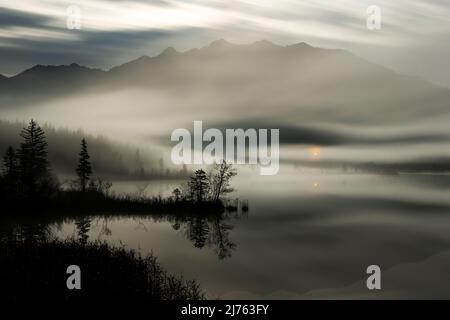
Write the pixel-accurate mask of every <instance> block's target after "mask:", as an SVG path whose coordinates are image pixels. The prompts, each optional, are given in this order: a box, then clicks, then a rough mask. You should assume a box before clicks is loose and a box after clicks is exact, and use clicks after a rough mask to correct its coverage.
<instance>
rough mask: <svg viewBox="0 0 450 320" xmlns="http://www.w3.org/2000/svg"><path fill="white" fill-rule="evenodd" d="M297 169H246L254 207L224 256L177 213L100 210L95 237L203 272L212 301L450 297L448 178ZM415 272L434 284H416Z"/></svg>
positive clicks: (61, 233)
mask: <svg viewBox="0 0 450 320" xmlns="http://www.w3.org/2000/svg"><path fill="white" fill-rule="evenodd" d="M297 170H298V169H294V168H282V170H281V174H280V175H278V176H274V177H262V176H259V175H254V174H252V173H251V172H245V171H246V170H243V171H244V172H242V175H241V176H240V178H238V179H237V180H236V181H235V185H236V188H237V193H238V194H239V196H240V197H241V198H245V199H248V200H249V205H250V211H249V212H248V215H235V216H230V217H227V218H225V219H224V220H223V221H222V223H224V224H226V225H230V226H232V228H230V229H229V233H228V240H229V241H230V242H232V243H234V244H235V245H236V247H235V249H233V250H231V254H230V256H228V257H226V258H224V259H220V258H219V257H218V255H217V252H218V251H217V248H218V246H217V243H215V242H214V241H212V242H206V245H205V246H204V247H202V248H198V247H196V246H195V242H193V241H194V240H192V239H190V238H189V232H188V231H187V230H188V229H185V228H183V227H181V228H180V229H174V221H173V220H171V218H167V219H164V218H163V219H161V220H160V219H156V220H155V219H154V218H152V217H148V218H145V217H135V218H129V217H128V218H126V217H124V218H113V217H111V218H105V217H100V216H98V217H95V215H94V216H93V217H92V223H91V226H92V227H91V229H90V231H89V239H91V240H97V239H101V240H106V241H108V242H109V243H114V244H121V245H125V246H127V247H130V248H135V249H139V250H140V251H141V252H148V251H152V252H153V253H155V254H156V255H157V256H158V257H159V259H160V262H161V263H162V264H163V266H164V267H166V268H167V269H169V270H171V271H172V272H175V273H180V274H183V275H185V276H187V277H191V278H196V279H197V280H198V281H199V282H200V284H201V285H202V286H203V287H204V288H205V289H206V290H207V293H208V296H209V297H210V298H217V297H222V298H308V297H321V298H341V297H360V298H380V297H385V298H392V297H409V298H420V297H428V298H430V297H439V298H448V297H449V296H450V291H449V290H448V287H447V286H446V284H445V281H440V282H439V281H438V279H448V276H447V275H446V272H445V270H446V269H445V267H444V265H448V263H450V260H449V258H450V255H449V254H448V250H449V246H450V233H449V232H448V230H450V218H449V217H448V212H449V209H450V200H449V198H448V192H449V189H450V176H440V177H437V178H436V177H430V176H427V175H406V176H403V175H401V176H377V175H364V174H354V175H349V174H346V175H342V174H321V173H320V172H310V173H304V174H302V175H293V174H292V173H293V172H294V171H297ZM283 172H284V174H283ZM161 184H163V185H165V186H166V188H163V189H161V188H160V186H161ZM174 185H176V183H175V182H174V183H167V182H166V183H161V182H154V183H150V184H149V185H148V188H147V189H146V191H147V192H149V193H152V194H155V192H159V193H160V194H161V195H162V196H164V195H165V194H168V192H169V190H171V189H172V188H173V186H174ZM137 186H138V183H136V182H128V183H122V184H120V185H118V186H117V188H118V189H122V190H127V191H129V190H132V189H133V188H135V187H137ZM155 188H156V189H155ZM158 189H159V191H158ZM210 223H211V222H210ZM53 230H54V231H55V232H56V234H57V236H58V237H60V238H62V239H64V238H66V237H71V236H74V237H76V236H77V229H76V226H75V225H74V223H73V222H71V221H67V222H65V223H63V224H62V225H58V226H54V227H53ZM105 230H108V231H107V232H105ZM211 232H212V231H211ZM180 261H183V263H180ZM371 264H378V265H380V267H381V268H382V270H383V274H385V277H386V279H389V281H388V280H385V282H383V290H382V291H380V292H379V293H370V294H369V293H368V292H367V288H366V286H365V279H366V274H365V269H366V267H367V266H369V265H371ZM408 277H410V278H408ZM411 277H412V278H411ZM416 277H417V278H419V277H421V278H425V279H427V281H418V282H414V281H411V279H416ZM408 279H409V280H408Z"/></svg>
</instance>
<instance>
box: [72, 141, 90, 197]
mask: <svg viewBox="0 0 450 320" xmlns="http://www.w3.org/2000/svg"><path fill="white" fill-rule="evenodd" d="M89 158H90V156H89V153H88V150H87V143H86V139H84V138H83V139H82V140H81V151H80V156H79V159H78V166H77V169H76V172H77V175H78V181H79V183H80V189H81V191H82V192H86V186H87V184H88V181H89V179H90V178H91V175H92V167H91V163H90V162H89Z"/></svg>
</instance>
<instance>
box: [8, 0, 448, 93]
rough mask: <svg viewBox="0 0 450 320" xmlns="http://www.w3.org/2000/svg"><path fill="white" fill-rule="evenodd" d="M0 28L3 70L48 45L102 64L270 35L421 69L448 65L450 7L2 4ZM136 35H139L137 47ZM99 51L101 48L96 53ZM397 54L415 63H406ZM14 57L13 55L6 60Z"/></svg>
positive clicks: (361, 1) (238, 0) (444, 76)
mask: <svg viewBox="0 0 450 320" xmlns="http://www.w3.org/2000/svg"><path fill="white" fill-rule="evenodd" d="M372 4H376V5H378V6H380V7H381V9H382V19H383V22H382V30H380V31H377V32H373V31H369V30H367V28H366V17H367V14H366V8H367V7H368V6H369V5H372ZM68 5H77V6H79V7H80V9H81V13H82V29H81V30H68V29H67V28H66V19H67V15H66V9H67V6H68ZM0 27H1V32H0V48H2V49H3V48H7V49H8V50H9V52H14V53H16V54H17V58H16V59H14V61H8V62H3V63H2V64H0V71H3V70H5V69H6V71H5V72H6V73H14V72H18V71H20V69H21V68H23V67H25V66H29V65H32V64H35V63H52V61H51V60H50V59H42V58H43V57H45V56H44V55H37V57H40V58H39V59H28V58H27V59H23V58H20V57H23V56H27V57H30V56H31V55H30V54H24V53H23V51H33V50H36V51H40V52H42V48H40V45H39V43H42V44H43V45H45V47H46V49H47V50H48V52H49V57H51V56H53V54H52V52H55V51H56V52H61V54H62V53H63V52H64V50H65V49H67V48H69V49H70V50H71V51H70V52H67V56H68V57H70V58H73V57H76V54H74V52H73V49H71V48H72V47H74V48H76V50H75V51H76V52H78V53H79V55H80V57H84V58H83V59H81V60H83V61H78V62H87V61H88V60H89V59H88V58H87V57H88V56H89V55H90V56H92V63H94V61H97V60H98V59H96V58H95V57H94V55H95V54H100V55H102V56H103V63H102V64H101V65H100V67H110V66H111V65H112V64H114V63H116V62H117V61H126V60H129V59H132V58H135V57H136V54H140V53H148V54H155V53H157V52H159V51H161V50H162V49H164V47H167V46H169V45H173V46H177V47H178V48H180V49H182V50H183V49H188V48H191V47H197V46H200V45H204V44H206V42H209V41H211V40H213V39H216V38H227V39H228V40H230V41H234V42H249V41H256V40H260V39H263V38H265V39H268V40H271V41H274V42H277V43H280V44H288V43H294V42H300V41H306V42H310V43H312V44H315V45H319V46H326V47H327V46H331V47H341V48H344V49H349V50H352V51H354V52H356V53H358V54H360V55H362V56H364V57H366V58H368V59H370V60H373V61H375V62H379V63H382V64H387V65H388V66H390V67H394V68H397V69H399V70H400V71H402V72H409V73H414V72H417V70H416V68H415V66H417V62H418V61H421V59H423V57H424V56H428V57H430V58H431V59H432V60H436V61H433V63H434V64H439V63H440V64H444V63H446V62H447V61H442V59H443V58H442V57H443V56H445V55H443V54H442V52H448V53H450V44H449V43H448V41H446V39H448V38H449V37H450V3H449V2H448V1H443V0H433V1H423V0H398V1H395V2H394V1H389V0H378V1H372V0H336V1H325V0H304V1H300V0H298V1H295V0H277V1H274V0H231V1H230V0H226V1H225V0H208V1H205V0H191V1H180V0H153V1H151V0H149V1H144V0H134V1H126V0H119V1H106V0H77V1H73V2H70V3H69V2H63V1H58V0H39V1H38V0H21V1H15V0H4V1H3V4H2V7H1V8H0ZM134 33H135V34H136V35H133V34H134ZM146 33H148V36H146V35H145V34H146ZM155 35H157V36H155ZM130 39H134V40H133V41H132V43H130ZM95 41H98V42H100V43H101V45H97V44H96V43H95ZM436 46H438V47H436ZM99 48H102V50H101V52H99V51H97V52H95V53H94V52H93V50H99ZM432 48H433V49H432ZM381 51H382V53H380V52H381ZM401 52H404V53H405V54H408V55H409V59H406V60H405V59H401ZM12 55H13V54H9V55H8V56H9V58H10V59H11V56H12ZM0 58H4V54H0ZM62 58H63V57H62V56H61V59H62ZM62 60H64V59H62ZM69 62H71V61H67V63H69ZM88 64H89V63H88ZM447 64H448V63H447ZM433 66H434V65H433V64H431V63H430V62H425V66H423V67H422V68H420V70H419V75H422V76H424V77H426V78H428V79H430V80H433V81H436V82H441V83H446V84H448V85H449V86H450V76H448V74H449V72H448V71H450V70H449V69H445V68H444V70H442V68H435V67H433ZM448 68H450V67H448Z"/></svg>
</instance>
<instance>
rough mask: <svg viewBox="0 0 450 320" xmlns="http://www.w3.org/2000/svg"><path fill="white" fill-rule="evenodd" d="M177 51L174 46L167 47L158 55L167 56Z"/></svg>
mask: <svg viewBox="0 0 450 320" xmlns="http://www.w3.org/2000/svg"><path fill="white" fill-rule="evenodd" d="M177 53H178V51H177V50H176V49H175V48H174V47H167V48H166V49H164V51H163V52H161V54H160V55H159V56H160V57H169V56H173V55H174V54H177Z"/></svg>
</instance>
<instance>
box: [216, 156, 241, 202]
mask: <svg viewBox="0 0 450 320" xmlns="http://www.w3.org/2000/svg"><path fill="white" fill-rule="evenodd" d="M215 170H216V173H215V174H214V175H213V178H212V183H211V188H212V200H213V201H218V200H219V198H220V196H221V195H224V194H226V193H230V192H233V188H231V186H230V180H231V178H232V177H234V176H235V175H236V174H237V172H236V169H234V168H233V167H232V164H231V163H230V164H228V163H227V162H226V161H225V160H223V161H222V163H221V164H216V165H215Z"/></svg>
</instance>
